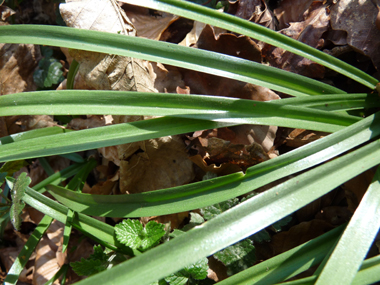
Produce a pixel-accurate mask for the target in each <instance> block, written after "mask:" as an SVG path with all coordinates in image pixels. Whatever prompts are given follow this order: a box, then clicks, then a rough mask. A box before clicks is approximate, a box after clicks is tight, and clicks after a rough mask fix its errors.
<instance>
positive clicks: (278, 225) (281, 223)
mask: <svg viewBox="0 0 380 285" xmlns="http://www.w3.org/2000/svg"><path fill="white" fill-rule="evenodd" d="M291 220H292V216H287V217H285V218H283V219H281V220H279V221H277V222H275V223H274V224H272V228H273V229H274V230H275V231H276V232H280V231H281V230H282V227H284V226H286V225H287V224H289V223H290V221H291Z"/></svg>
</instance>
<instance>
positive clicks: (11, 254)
mask: <svg viewBox="0 0 380 285" xmlns="http://www.w3.org/2000/svg"><path fill="white" fill-rule="evenodd" d="M22 248H23V245H20V246H18V247H4V248H1V249H0V261H1V264H2V265H3V266H4V267H5V270H6V272H9V269H10V268H11V267H12V265H13V263H14V262H15V260H16V258H17V256H18V254H19V253H20V251H21V249H22ZM34 258H35V255H32V256H31V257H30V259H29V260H34ZM33 271H34V266H29V264H28V266H27V267H25V268H24V269H23V270H22V272H21V274H20V277H19V279H18V281H19V282H26V283H29V284H30V283H31V282H32V279H33Z"/></svg>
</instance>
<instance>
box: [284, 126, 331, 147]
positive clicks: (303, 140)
mask: <svg viewBox="0 0 380 285" xmlns="http://www.w3.org/2000/svg"><path fill="white" fill-rule="evenodd" d="M327 135H329V133H326V132H315V131H310V130H304V129H294V130H293V131H292V132H291V133H290V134H289V135H288V137H287V138H286V145H287V146H290V147H300V146H303V145H305V144H308V143H310V142H313V141H315V140H318V139H320V138H323V137H325V136H327Z"/></svg>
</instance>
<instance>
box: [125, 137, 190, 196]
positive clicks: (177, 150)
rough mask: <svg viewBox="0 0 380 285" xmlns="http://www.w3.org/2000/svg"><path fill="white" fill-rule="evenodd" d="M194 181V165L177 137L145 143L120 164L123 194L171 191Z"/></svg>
mask: <svg viewBox="0 0 380 285" xmlns="http://www.w3.org/2000/svg"><path fill="white" fill-rule="evenodd" d="M193 178H194V172H193V164H192V162H191V161H190V160H189V159H188V156H187V152H186V149H185V145H184V144H183V142H182V140H181V139H180V138H179V137H177V136H175V137H163V138H159V139H155V140H148V141H145V142H144V145H143V148H139V151H137V152H136V153H135V154H133V155H132V156H131V157H130V158H128V160H126V159H123V160H121V161H120V191H121V192H122V193H141V192H147V191H153V190H158V189H163V188H169V187H174V186H178V185H183V184H186V183H189V182H191V181H192V180H193Z"/></svg>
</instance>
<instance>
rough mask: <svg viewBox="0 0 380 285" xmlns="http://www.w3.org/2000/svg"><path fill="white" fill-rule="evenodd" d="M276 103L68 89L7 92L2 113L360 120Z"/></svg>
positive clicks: (283, 122) (270, 121)
mask: <svg viewBox="0 0 380 285" xmlns="http://www.w3.org/2000/svg"><path fill="white" fill-rule="evenodd" d="M376 97H377V96H376ZM318 98H319V96H318ZM322 98H325V96H323V97H322ZM326 98H330V97H326ZM354 98H356V97H354ZM339 99H342V98H341V97H340V98H339ZM321 100H323V99H321ZM346 100H347V101H348V99H346ZM276 101H282V100H275V101H271V102H259V101H253V100H244V99H237V98H228V97H218V96H205V95H191V96H189V95H185V94H168V93H143V92H120V91H96V90H62V91H53V92H52V91H42V92H30V93H26V92H24V93H19V94H11V95H7V96H1V97H0V106H1V107H0V112H1V113H2V114H3V115H4V116H12V115H26V114H28V115H37V114H46V115H61V114H75V115H83V114H111V115H125V114H128V115H152V116H176V117H186V118H190V119H199V120H211V121H218V122H226V123H240V124H264V125H276V126H284V127H290V126H292V127H301V128H305V129H313V130H315V128H318V129H319V130H324V131H327V132H328V131H331V130H337V129H339V127H336V126H334V127H335V128H334V127H333V126H329V125H342V126H347V125H349V124H352V123H354V122H357V121H358V120H360V118H357V117H353V116H347V115H344V116H343V115H337V114H332V113H329V112H325V111H320V110H311V109H307V108H301V107H300V106H299V105H298V106H296V107H293V106H289V105H285V104H278V103H277V104H276V103H274V102H276ZM284 101H287V100H284ZM373 101H375V102H377V103H379V102H380V100H379V98H374V99H373ZM313 102H314V101H313ZM292 119H293V120H292ZM302 120H305V121H312V123H310V125H307V124H302ZM297 125H298V126H297ZM300 125H302V126H300Z"/></svg>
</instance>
